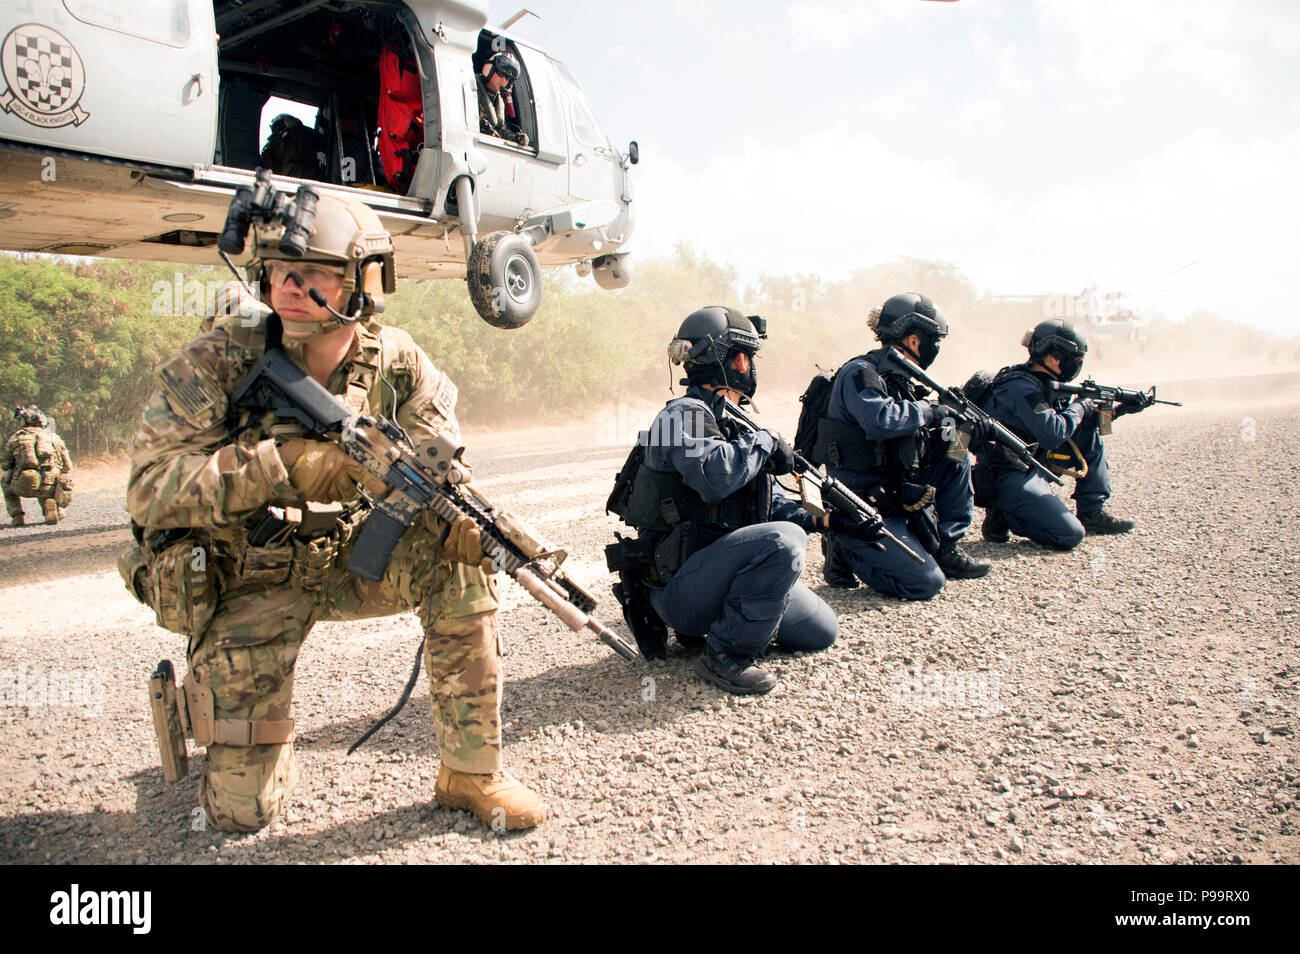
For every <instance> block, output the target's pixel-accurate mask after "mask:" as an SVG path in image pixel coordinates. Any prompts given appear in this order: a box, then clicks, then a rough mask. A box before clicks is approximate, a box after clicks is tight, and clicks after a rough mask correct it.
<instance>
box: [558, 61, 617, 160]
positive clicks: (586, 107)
mask: <svg viewBox="0 0 1300 954" xmlns="http://www.w3.org/2000/svg"><path fill="white" fill-rule="evenodd" d="M551 62H552V63H553V64H554V65H555V72H556V73H558V74H559V75H560V82H561V83H563V84H564V92H565V95H566V96H567V98H568V100H569V113H570V114H571V115H572V116H573V132H574V135H576V136H577V137H578V141H579V142H581V143H583V144H585V145H588V146H603V145H606V142H605V139H604V136H602V135H601V132H600V125H599V124H598V123H597V122H596V117H595V114H594V113H593V112H592V111H591V103H589V102H587V94H586V93H584V92H583V91H582V87H581V86H579V85H578V81H577V79H576V78H575V77H574V75H573V74H572V73H570V72H569V68H568V67H567V66H565V65H564V64H563V63H561V62H559V61H558V60H551Z"/></svg>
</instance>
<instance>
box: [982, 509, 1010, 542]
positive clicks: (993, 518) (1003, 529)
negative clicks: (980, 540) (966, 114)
mask: <svg viewBox="0 0 1300 954" xmlns="http://www.w3.org/2000/svg"><path fill="white" fill-rule="evenodd" d="M980 532H981V533H983V534H984V539H985V540H987V541H989V542H990V543H1006V542H1007V541H1008V540H1010V539H1011V528H1010V527H1009V526H1007V515H1006V514H1005V513H1003V512H1002V511H1001V510H1000V509H998V508H997V507H986V508H985V510H984V526H982V527H981V528H980Z"/></svg>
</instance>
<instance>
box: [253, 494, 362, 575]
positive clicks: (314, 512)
mask: <svg viewBox="0 0 1300 954" xmlns="http://www.w3.org/2000/svg"><path fill="white" fill-rule="evenodd" d="M313 507H314V505H308V509H306V510H299V509H296V508H292V507H291V508H286V509H284V510H281V509H279V508H267V510H266V511H265V512H264V513H263V514H262V515H261V517H259V518H258V520H257V522H256V523H254V524H253V525H252V526H251V527H249V528H248V529H247V530H246V531H245V532H244V533H242V534H240V535H239V536H238V537H237V538H236V540H235V543H234V546H233V548H232V557H233V560H234V566H235V572H234V576H235V579H236V580H237V581H238V582H239V583H240V584H254V585H261V586H275V585H278V584H280V583H283V582H285V581H286V580H288V581H290V583H291V584H292V585H293V586H295V587H297V588H298V589H301V590H308V591H313V592H314V591H317V590H320V589H321V588H322V587H323V586H324V585H325V584H326V582H327V581H328V580H329V578H330V576H331V575H332V574H333V573H334V572H335V571H336V570H338V569H339V568H340V567H341V566H342V565H343V554H344V550H345V548H346V546H347V544H348V543H349V541H350V540H351V539H352V536H353V534H354V531H355V530H356V528H357V525H358V524H359V523H360V513H361V511H360V510H359V509H347V508H343V507H340V506H338V505H329V506H319V507H315V508H314V509H312V508H313Z"/></svg>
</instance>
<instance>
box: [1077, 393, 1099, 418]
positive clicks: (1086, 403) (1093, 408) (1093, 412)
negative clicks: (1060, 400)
mask: <svg viewBox="0 0 1300 954" xmlns="http://www.w3.org/2000/svg"><path fill="white" fill-rule="evenodd" d="M1075 405H1077V406H1079V407H1081V408H1083V417H1081V418H1079V420H1080V421H1086V420H1088V418H1090V417H1096V416H1097V402H1096V401H1094V400H1093V399H1092V398H1080V399H1079V400H1077V401H1075V402H1074V404H1072V405H1071V407H1074V406H1075Z"/></svg>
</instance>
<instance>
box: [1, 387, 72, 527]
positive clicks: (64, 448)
mask: <svg viewBox="0 0 1300 954" xmlns="http://www.w3.org/2000/svg"><path fill="white" fill-rule="evenodd" d="M14 417H15V418H16V419H17V421H18V430H16V431H14V432H13V433H12V434H11V435H9V439H8V440H7V441H5V446H4V452H3V453H2V454H0V489H3V492H4V499H5V510H6V511H8V513H9V520H10V522H11V523H12V524H13V526H15V527H21V526H22V525H23V522H24V518H23V501H22V498H23V497H34V498H35V499H36V500H37V501H38V502H39V503H40V505H41V512H42V513H43V514H44V515H45V522H46V523H58V522H59V521H60V520H61V519H63V509H64V508H65V507H67V506H68V504H70V503H72V458H71V457H69V456H68V445H66V444H64V443H63V438H61V437H59V435H58V434H55V433H54V430H53V428H50V427H49V426H48V421H47V419H46V417H45V415H44V414H42V413H41V409H40V408H38V407H37V406H36V405H34V404H33V405H30V406H28V407H16V408H14Z"/></svg>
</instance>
